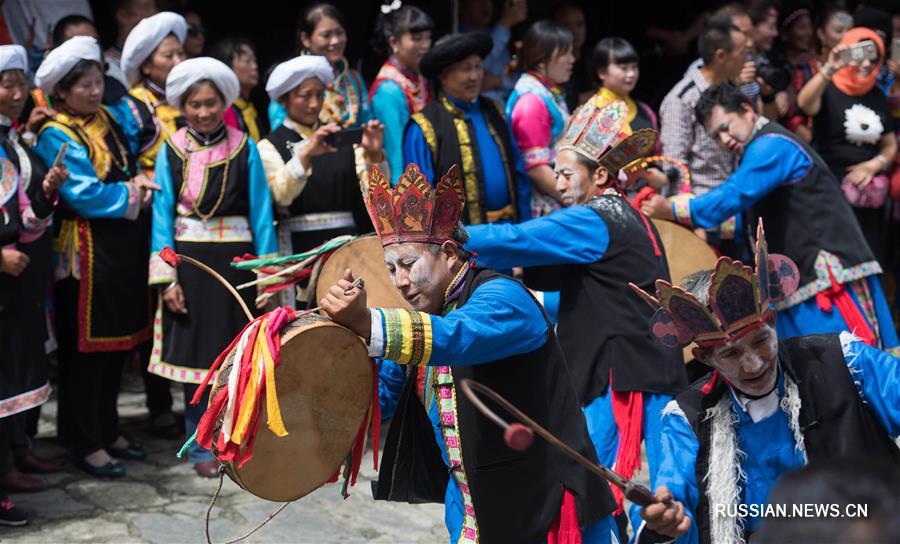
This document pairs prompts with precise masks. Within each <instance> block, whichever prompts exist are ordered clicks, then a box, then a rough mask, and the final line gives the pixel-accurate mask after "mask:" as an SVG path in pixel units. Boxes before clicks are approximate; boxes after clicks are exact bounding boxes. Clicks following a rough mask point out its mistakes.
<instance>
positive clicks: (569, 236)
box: [466, 206, 609, 270]
mask: <svg viewBox="0 0 900 544" xmlns="http://www.w3.org/2000/svg"><path fill="white" fill-rule="evenodd" d="M466 230H467V231H468V233H469V241H468V242H467V243H466V249H468V250H469V251H474V252H476V253H477V254H478V256H477V259H478V262H479V264H482V265H484V266H487V267H488V268H493V269H495V270H507V269H510V268H513V267H516V266H542V265H554V264H573V263H592V262H594V261H598V260H600V258H602V257H603V255H604V254H605V253H606V249H607V248H608V247H609V231H608V230H607V228H606V223H604V222H603V219H601V218H600V216H599V215H598V214H597V213H596V212H595V211H594V210H592V209H590V208H588V207H587V206H572V207H571V208H564V209H562V210H557V211H555V212H553V213H551V214H550V215H548V216H545V217H539V218H537V219H531V220H529V221H525V222H524V223H518V224H515V225H513V224H508V223H507V224H488V225H474V226H469V227H466Z"/></svg>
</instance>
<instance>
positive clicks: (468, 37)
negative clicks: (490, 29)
mask: <svg viewBox="0 0 900 544" xmlns="http://www.w3.org/2000/svg"><path fill="white" fill-rule="evenodd" d="M491 46H492V41H491V37H490V36H488V35H486V34H483V33H479V32H470V33H467V34H450V35H448V36H444V37H443V38H441V39H440V40H438V41H437V43H435V44H434V46H433V47H432V48H431V49H430V50H429V51H428V52H427V53H425V56H424V57H423V58H422V63H421V66H420V68H421V71H422V74H423V75H424V76H425V77H426V78H428V80H429V81H431V82H432V84H433V85H435V86H437V87H438V90H437V92H436V94H435V96H436V99H435V100H434V101H432V102H431V103H429V104H428V105H427V106H425V107H424V108H422V110H421V111H419V112H417V113H413V114H412V118H411V122H410V123H408V124H407V125H406V132H405V133H404V136H403V160H404V162H406V163H410V162H413V163H416V164H418V165H419V166H420V168H421V169H422V174H424V175H425V177H426V178H427V179H431V180H434V179H437V176H436V174H437V173H438V172H446V171H447V170H448V169H449V168H450V166H452V165H454V164H456V165H459V166H460V167H461V169H462V171H461V173H460V175H461V176H462V178H463V182H464V183H465V191H466V209H465V210H463V215H462V221H463V223H465V224H468V225H478V224H481V223H494V222H496V221H505V222H513V223H517V222H519V221H524V220H526V219H530V218H531V181H530V180H529V178H528V175H527V174H526V173H525V168H524V166H523V163H522V158H521V156H520V155H519V150H518V147H517V146H515V145H514V142H513V139H512V133H511V132H510V130H509V126H508V125H507V124H506V121H505V120H504V119H503V112H502V110H501V109H500V107H499V106H498V105H497V104H496V103H495V102H494V101H493V100H491V99H490V98H487V97H484V96H480V95H479V92H480V91H481V82H482V80H483V79H484V68H483V67H482V65H481V63H482V60H483V59H484V57H485V56H486V55H487V54H488V53H490V52H491Z"/></svg>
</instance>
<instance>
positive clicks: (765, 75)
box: [756, 57, 791, 93]
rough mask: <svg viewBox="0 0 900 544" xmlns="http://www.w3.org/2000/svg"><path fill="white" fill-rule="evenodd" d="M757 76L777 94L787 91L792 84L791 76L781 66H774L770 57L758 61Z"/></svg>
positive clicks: (759, 58) (760, 58)
mask: <svg viewBox="0 0 900 544" xmlns="http://www.w3.org/2000/svg"><path fill="white" fill-rule="evenodd" d="M756 74H757V75H758V76H759V77H761V78H762V80H763V81H765V82H766V85H768V86H769V87H772V89H773V90H774V91H775V92H776V93H777V92H781V91H783V90H785V89H787V87H788V84H790V82H791V74H790V73H789V72H788V71H787V69H786V68H785V67H784V66H782V65H779V64H774V63H773V62H772V61H771V60H769V58H768V57H758V58H757V59H756Z"/></svg>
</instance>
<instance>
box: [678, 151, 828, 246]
mask: <svg viewBox="0 0 900 544" xmlns="http://www.w3.org/2000/svg"><path fill="white" fill-rule="evenodd" d="M811 166H812V158H811V157H810V156H809V155H808V154H807V153H806V151H805V150H804V149H803V148H802V147H800V144H798V143H797V142H794V141H791V140H789V139H787V138H785V137H784V136H782V135H780V134H767V135H764V136H762V137H760V138H758V139H757V140H755V141H753V142H752V143H751V144H750V145H749V146H748V147H747V151H746V153H745V155H744V158H743V159H742V160H741V164H740V166H739V167H738V169H737V170H736V171H735V172H734V173H733V174H731V175H730V176H728V179H727V180H725V182H724V183H723V184H722V185H719V186H718V187H716V188H715V189H713V190H711V191H709V192H708V193H706V194H703V195H700V196H698V197H696V198H694V199H692V200H691V201H690V211H691V222H692V223H693V225H694V226H695V227H702V228H705V229H711V228H714V227H716V226H718V225H719V224H720V223H723V222H724V221H726V220H727V219H728V218H730V217H732V216H735V215H740V213H741V212H744V211H746V210H748V209H749V208H750V207H751V206H753V205H754V204H756V202H757V201H759V200H760V199H761V198H762V197H764V196H766V195H767V194H769V193H770V192H772V191H773V190H775V189H776V188H777V187H778V186H779V185H782V184H786V183H791V182H792V181H795V180H797V179H799V178H801V177H802V176H803V175H805V174H806V172H807V170H808V169H809V168H810V167H811Z"/></svg>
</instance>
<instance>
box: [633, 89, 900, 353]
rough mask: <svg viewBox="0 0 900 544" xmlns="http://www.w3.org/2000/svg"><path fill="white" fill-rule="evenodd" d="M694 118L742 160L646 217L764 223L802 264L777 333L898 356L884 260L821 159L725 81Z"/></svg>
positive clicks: (658, 200)
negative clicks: (737, 218) (849, 337)
mask: <svg viewBox="0 0 900 544" xmlns="http://www.w3.org/2000/svg"><path fill="white" fill-rule="evenodd" d="M696 113H697V118H698V119H699V120H701V121H702V122H703V123H704V125H705V126H706V129H707V130H708V131H709V132H710V134H711V135H712V136H713V137H714V138H715V139H716V141H717V142H718V143H719V145H721V146H722V147H724V148H725V149H727V150H729V151H731V152H732V153H735V154H737V155H739V156H740V165H739V166H738V168H737V170H735V172H734V173H732V174H731V175H730V176H729V177H728V179H727V180H725V182H724V183H722V184H721V185H719V186H718V187H716V188H715V189H713V190H711V191H709V192H708V193H705V194H703V195H701V196H698V197H696V198H692V199H679V198H678V197H675V198H673V199H669V200H667V199H665V198H663V197H661V196H656V197H654V198H653V199H651V200H648V201H646V202H645V203H644V204H643V211H644V213H646V214H648V215H652V216H654V217H660V218H663V219H670V220H677V221H678V222H680V223H682V224H684V225H686V226H690V227H702V228H710V227H712V226H715V225H718V224H719V223H721V222H722V221H723V220H724V219H726V218H728V217H731V216H733V215H736V214H741V213H747V214H748V215H749V216H750V219H751V220H750V221H747V222H746V224H753V223H755V221H756V218H762V219H764V220H765V223H766V229H767V230H768V231H769V237H770V240H771V243H772V248H773V250H774V251H777V252H779V253H783V254H785V255H787V256H788V257H790V258H791V259H792V260H793V261H794V262H796V263H797V266H798V267H799V269H800V280H801V283H800V287H799V289H797V291H796V292H795V293H794V294H793V295H792V296H791V297H790V298H788V299H786V300H783V301H780V302H778V303H777V304H776V305H775V309H776V310H777V311H778V312H779V316H778V323H777V329H778V334H779V336H781V337H782V338H790V337H792V336H801V335H805V334H822V333H839V332H841V331H844V330H851V331H854V333H855V334H856V335H857V336H859V337H861V338H862V339H863V340H864V341H865V342H866V343H867V344H869V345H872V346H875V347H878V348H881V349H885V350H890V351H892V353H894V354H895V355H896V354H897V348H898V346H900V342H898V339H897V331H896V329H895V328H894V321H893V318H892V317H891V312H890V308H889V307H888V304H887V300H886V299H885V296H884V292H883V291H882V288H881V283H880V282H879V281H878V275H879V274H881V272H882V270H881V266H880V265H879V264H878V261H877V260H876V259H875V257H874V256H873V254H872V251H871V249H870V248H869V246H868V244H867V243H866V238H865V236H864V235H863V233H862V230H861V229H860V227H859V224H858V223H857V221H856V217H855V216H854V215H853V210H852V208H851V207H850V204H849V203H848V202H847V199H846V198H845V197H844V195H843V194H842V192H841V188H840V187H841V185H840V182H839V181H838V180H837V179H835V178H834V175H833V174H832V173H831V170H829V168H828V167H827V166H826V165H825V163H824V161H823V160H822V158H821V157H820V156H819V155H818V153H816V152H815V151H814V150H813V149H812V148H811V147H809V146H808V145H807V144H806V143H804V142H803V141H801V140H800V139H799V138H797V136H796V135H794V134H793V133H791V132H790V131H788V130H786V129H785V128H784V127H782V126H781V125H779V124H778V123H775V122H772V121H769V120H768V119H766V118H765V117H761V116H759V115H757V114H756V112H754V111H753V107H752V106H751V105H750V103H749V102H748V101H747V98H746V97H745V96H744V95H743V94H742V93H741V92H740V90H739V89H738V88H736V87H734V86H732V85H718V86H715V87H711V88H709V89H707V90H706V91H705V92H704V93H703V95H702V96H701V97H700V101H699V102H697V112H696Z"/></svg>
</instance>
